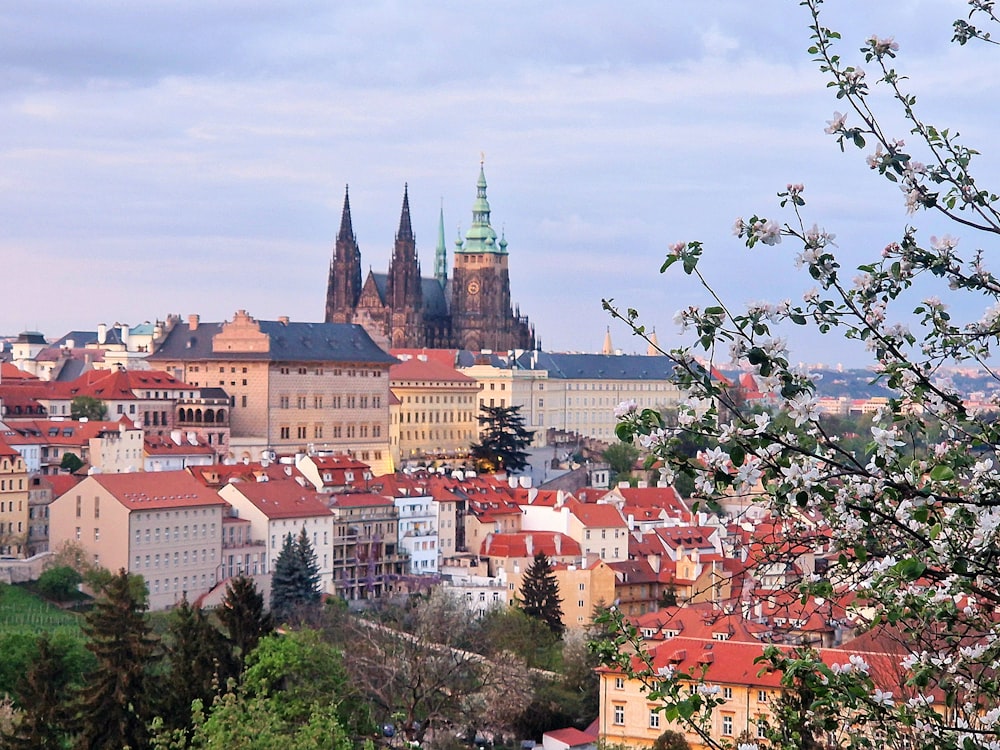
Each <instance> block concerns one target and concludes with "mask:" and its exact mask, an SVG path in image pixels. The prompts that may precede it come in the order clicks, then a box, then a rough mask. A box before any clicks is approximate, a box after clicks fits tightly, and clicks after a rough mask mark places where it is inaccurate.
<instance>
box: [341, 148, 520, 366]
mask: <svg viewBox="0 0 1000 750" xmlns="http://www.w3.org/2000/svg"><path fill="white" fill-rule="evenodd" d="M454 257H455V267H454V271H453V277H452V278H451V279H449V278H448V270H447V248H446V246H445V239H444V212H443V211H442V213H441V217H440V220H439V225H438V242H437V249H436V253H435V261H434V276H433V277H430V278H424V277H422V276H421V272H420V261H419V259H418V258H417V244H416V236H415V235H414V233H413V227H412V223H411V221H410V199H409V193H408V191H407V189H406V188H404V190H403V209H402V213H401V214H400V218H399V229H398V230H397V232H396V239H395V244H394V246H393V252H392V260H391V261H390V262H389V272H388V273H385V274H382V273H375V272H373V271H369V272H368V276H367V278H365V280H364V283H363V284H362V278H361V250H360V249H359V247H358V242H357V238H356V237H355V235H354V229H353V226H352V223H351V204H350V199H349V196H348V195H346V194H345V196H344V210H343V214H342V216H341V221H340V231H339V232H338V234H337V241H336V245H335V248H334V253H333V259H332V260H331V262H330V275H329V282H328V285H327V295H326V321H327V322H328V323H358V324H360V325H363V326H364V327H365V329H366V330H367V331H368V332H369V334H371V336H372V338H373V339H375V340H376V341H377V342H379V344H381V345H382V346H384V347H386V348H389V347H392V348H397V349H398V348H404V347H435V348H446V347H462V348H466V349H472V350H478V349H484V348H492V349H498V350H502V351H506V350H508V349H532V348H534V345H535V335H534V331H533V329H532V328H531V326H530V324H529V323H528V319H527V317H525V316H522V315H521V314H520V312H519V311H518V310H516V309H514V308H513V307H512V306H511V294H510V273H509V270H508V260H509V256H508V253H507V240H506V239H504V238H503V237H501V238H500V240H499V241H498V240H497V234H496V232H495V231H494V229H493V228H492V227H491V226H490V204H489V202H488V201H487V199H486V175H485V174H484V172H483V170H482V168H481V167H480V170H479V180H478V182H477V183H476V200H475V203H474V204H473V207H472V226H471V227H470V228H469V231H468V232H467V234H466V236H465V240H464V241H462V240H461V239H460V240H457V241H456V243H455V250H454Z"/></svg>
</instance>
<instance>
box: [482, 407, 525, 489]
mask: <svg viewBox="0 0 1000 750" xmlns="http://www.w3.org/2000/svg"><path fill="white" fill-rule="evenodd" d="M479 411H480V414H479V415H478V416H477V417H476V419H477V420H478V421H479V425H480V433H481V437H480V440H479V442H478V443H473V444H472V445H471V446H470V448H471V453H472V458H473V459H475V461H476V464H477V466H478V467H479V470H480V471H484V472H501V471H509V472H512V473H517V472H519V471H522V470H523V469H524V468H525V467H526V466H527V465H528V452H527V450H526V448H527V447H528V446H529V445H531V439H532V436H533V435H534V434H535V433H534V432H533V431H532V430H529V429H527V428H526V427H525V426H524V417H523V416H522V415H521V407H520V406H480V407H479Z"/></svg>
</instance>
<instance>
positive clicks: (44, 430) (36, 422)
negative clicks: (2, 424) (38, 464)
mask: <svg viewBox="0 0 1000 750" xmlns="http://www.w3.org/2000/svg"><path fill="white" fill-rule="evenodd" d="M123 424H124V426H125V429H127V430H134V429H137V428H136V427H135V424H134V423H133V422H131V421H130V420H129V419H128V418H127V417H122V419H121V421H120V422H97V421H88V422H77V421H75V420H69V419H67V420H57V419H21V420H16V421H10V422H7V426H8V427H10V429H11V431H12V432H13V433H15V434H14V435H8V436H7V439H8V440H9V441H11V442H14V443H32V444H37V445H73V446H79V445H83V444H85V443H86V442H87V441H88V440H90V439H91V438H95V437H100V436H101V435H102V434H105V433H109V432H110V433H116V432H118V430H119V427H120V425H123Z"/></svg>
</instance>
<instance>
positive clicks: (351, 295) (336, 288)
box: [324, 187, 361, 323]
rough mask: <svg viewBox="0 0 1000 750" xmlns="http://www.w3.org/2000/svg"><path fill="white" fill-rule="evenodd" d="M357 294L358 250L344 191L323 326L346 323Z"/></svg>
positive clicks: (359, 286) (359, 278)
mask: <svg viewBox="0 0 1000 750" xmlns="http://www.w3.org/2000/svg"><path fill="white" fill-rule="evenodd" d="M360 295H361V250H360V249H358V240H357V238H356V237H355V236H354V228H353V227H352V226H351V197H350V189H349V188H346V187H345V188H344V211H343V213H342V214H341V216H340V231H339V232H338V233H337V241H336V244H335V245H334V249H333V258H332V259H331V261H330V276H329V280H328V281H327V285H326V317H325V318H324V320H325V321H326V322H327V323H350V322H351V321H352V318H353V316H354V308H355V307H356V306H357V304H358V297H359V296H360Z"/></svg>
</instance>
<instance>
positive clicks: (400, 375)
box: [389, 357, 476, 388]
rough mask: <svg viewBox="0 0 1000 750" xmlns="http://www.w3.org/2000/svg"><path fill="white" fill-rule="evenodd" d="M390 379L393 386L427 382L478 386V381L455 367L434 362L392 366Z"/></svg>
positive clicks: (411, 361) (408, 361) (411, 362)
mask: <svg viewBox="0 0 1000 750" xmlns="http://www.w3.org/2000/svg"><path fill="white" fill-rule="evenodd" d="M389 379H390V381H391V384H392V385H398V383H399V382H400V381H403V380H410V381H425V382H447V383H455V384H461V385H466V386H469V387H470V388H472V387H475V386H476V379H475V378H470V377H469V376H468V375H463V374H462V373H460V372H459V371H458V370H456V369H455V368H454V367H451V366H449V365H445V364H442V363H440V362H435V361H434V360H430V359H428V360H426V361H425V360H421V359H417V358H416V357H414V358H413V359H408V360H405V361H404V362H400V363H399V364H398V365H392V366H391V367H390V368H389Z"/></svg>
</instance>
